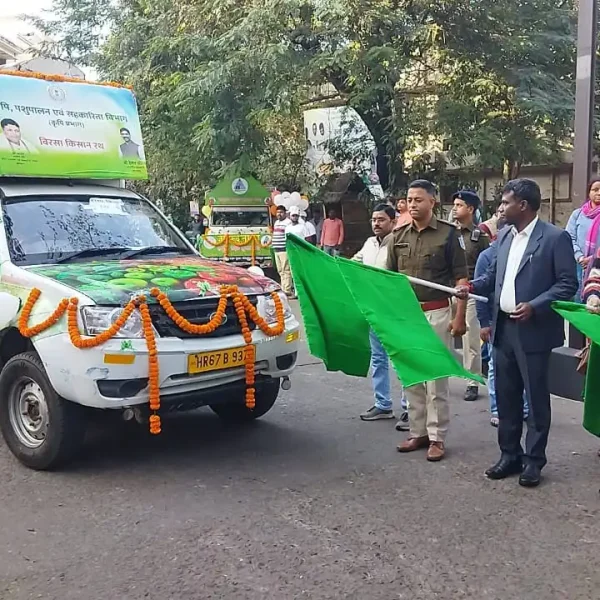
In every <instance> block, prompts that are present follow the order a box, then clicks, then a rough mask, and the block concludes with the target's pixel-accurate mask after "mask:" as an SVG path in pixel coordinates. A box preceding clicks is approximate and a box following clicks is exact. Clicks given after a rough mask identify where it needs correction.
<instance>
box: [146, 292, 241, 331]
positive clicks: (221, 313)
mask: <svg viewBox="0 0 600 600" xmlns="http://www.w3.org/2000/svg"><path fill="white" fill-rule="evenodd" d="M229 290H230V288H228V287H223V288H221V297H220V298H219V304H218V306H217V311H216V313H215V316H214V317H213V318H212V319H211V320H210V321H209V322H208V323H205V324H204V325H195V324H194V323H190V322H189V321H188V320H187V319H186V318H185V317H183V316H182V315H180V314H179V313H178V312H177V311H176V310H175V308H174V307H173V305H172V304H171V301H170V300H169V299H168V298H167V295H166V294H164V293H163V292H161V291H160V290H159V289H157V288H152V289H151V290H150V295H151V296H153V297H154V298H156V300H157V301H158V303H159V304H160V305H161V307H162V309H163V310H164V311H165V312H166V313H167V315H168V316H169V318H170V319H171V320H172V321H173V323H175V325H177V327H179V329H182V330H183V331H185V332H187V333H189V334H191V335H205V334H207V333H212V332H213V331H215V330H216V329H217V327H219V326H220V325H221V324H222V323H223V319H224V318H225V310H226V308H227V295H228V294H229Z"/></svg>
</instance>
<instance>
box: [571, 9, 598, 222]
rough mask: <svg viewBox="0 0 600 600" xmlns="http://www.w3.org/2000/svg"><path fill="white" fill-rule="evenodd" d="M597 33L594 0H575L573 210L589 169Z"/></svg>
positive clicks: (583, 194)
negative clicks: (575, 82) (576, 1)
mask: <svg viewBox="0 0 600 600" xmlns="http://www.w3.org/2000/svg"><path fill="white" fill-rule="evenodd" d="M597 35H598V0H579V16H578V20H577V71H576V77H577V87H576V90H575V144H574V148H573V190H572V196H571V203H572V208H573V210H575V209H576V208H579V207H580V206H581V205H582V204H583V203H584V202H585V200H586V196H587V185H588V182H589V180H590V175H591V171H592V139H593V137H594V100H595V87H596V86H595V84H596V37H597Z"/></svg>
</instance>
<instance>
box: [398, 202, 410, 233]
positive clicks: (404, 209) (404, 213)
mask: <svg viewBox="0 0 600 600" xmlns="http://www.w3.org/2000/svg"><path fill="white" fill-rule="evenodd" d="M396 212H397V213H398V214H397V215H396V227H395V228H396V229H400V227H402V226H403V225H408V224H409V223H410V222H411V221H412V219H411V218H410V213H409V212H408V205H407V203H406V198H399V199H398V201H397V202H396Z"/></svg>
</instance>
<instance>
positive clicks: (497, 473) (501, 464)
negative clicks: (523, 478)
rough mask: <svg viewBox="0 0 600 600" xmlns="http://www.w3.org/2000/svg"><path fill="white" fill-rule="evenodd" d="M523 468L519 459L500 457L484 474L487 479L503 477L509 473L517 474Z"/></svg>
mask: <svg viewBox="0 0 600 600" xmlns="http://www.w3.org/2000/svg"><path fill="white" fill-rule="evenodd" d="M522 470H523V464H522V463H521V461H520V460H508V459H507V458H501V459H500V460H499V461H498V462H497V463H496V464H495V465H494V466H493V467H490V468H489V469H488V470H487V471H486V472H485V476H486V477H487V478H488V479H505V478H506V477H510V476H511V475H519V473H521V471H522Z"/></svg>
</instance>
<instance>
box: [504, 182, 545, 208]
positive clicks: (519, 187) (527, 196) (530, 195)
mask: <svg viewBox="0 0 600 600" xmlns="http://www.w3.org/2000/svg"><path fill="white" fill-rule="evenodd" d="M511 192H512V193H513V194H514V195H515V198H518V199H519V200H525V202H527V204H529V207H530V208H531V210H533V211H535V212H537V211H538V210H540V206H541V204H542V192H541V191H540V186H539V185H538V184H537V183H536V182H535V181H533V179H513V180H511V181H509V182H508V183H507V184H506V185H505V186H504V189H503V190H502V193H503V194H510V193H511Z"/></svg>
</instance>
